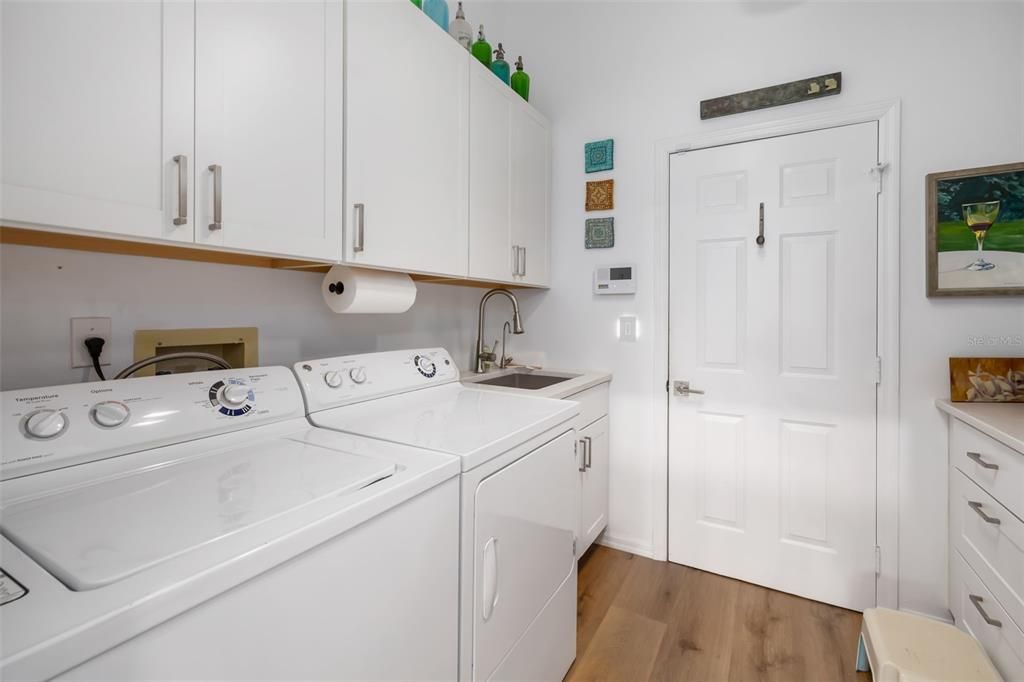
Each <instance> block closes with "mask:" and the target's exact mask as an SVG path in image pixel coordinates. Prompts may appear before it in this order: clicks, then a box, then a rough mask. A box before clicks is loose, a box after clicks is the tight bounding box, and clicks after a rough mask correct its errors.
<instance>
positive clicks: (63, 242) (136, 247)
mask: <svg viewBox="0 0 1024 682" xmlns="http://www.w3.org/2000/svg"><path fill="white" fill-rule="evenodd" d="M0 244H17V245H20V246H41V247H45V248H49V249H65V250H69V251H90V252H93V253H109V254H116V255H121V256H140V257H144V258H165V259H170V260H187V261H194V262H200V263H214V264H218V265H244V266H247V267H256V268H270V269H274V270H300V271H304V272H320V273H325V272H327V271H328V270H330V269H331V264H330V263H321V262H316V261H303V260H296V259H289V258H276V257H273V256H259V255H254V254H247V253H234V252H230V251H217V250H213V249H200V248H194V247H188V246H174V245H170V244H157V243H151V242H140V241H131V240H125V239H110V238H107V237H93V236H89V235H80V234H69V233H66V232H51V231H48V230H33V229H29V228H22V227H8V226H2V225H0ZM359 267H362V266H359ZM409 276H410V277H412V279H413V280H415V281H417V282H425V283H431V284H453V285H456V286H468V287H477V288H487V289H490V288H493V287H499V286H500V287H504V288H510V289H535V288H541V287H535V286H530V285H525V284H522V285H520V284H516V285H510V284H504V283H496V282H487V281H483V280H473V279H468V278H461V277H445V276H441V275H427V274H421V273H409Z"/></svg>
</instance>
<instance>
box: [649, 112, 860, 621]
mask: <svg viewBox="0 0 1024 682" xmlns="http://www.w3.org/2000/svg"><path fill="white" fill-rule="evenodd" d="M877 139H878V137H877V124H876V123H873V122H872V123H864V124H859V125H852V126H845V127H841V128H833V129H829V130H819V131H814V132H808V133H803V134H799V135H789V136H785V137H778V138H772V139H767V140H759V141H754V142H747V143H743V144H734V145H729V146H724V147H716V148H711V149H703V150H698V151H693V152H684V153H680V154H676V155H673V157H672V160H671V166H670V172H671V194H670V197H671V198H670V201H671V233H672V240H671V241H672V245H671V249H672V250H671V273H670V282H671V292H672V296H671V329H672V331H671V337H670V349H669V351H670V361H669V364H670V367H671V375H672V379H673V380H676V381H688V382H689V384H690V387H691V388H692V389H695V390H697V391H703V393H689V394H686V392H685V391H681V392H680V395H673V396H672V397H670V398H669V422H670V423H669V444H670V446H669V558H670V559H671V560H672V561H675V562H678V563H682V564H686V565H689V566H694V567H697V568H701V569H704V570H709V571H713V572H716V573H721V574H725V575H729V576H732V577H736V578H739V579H741V580H746V581H749V582H754V583H758V584H761V585H766V586H768V587H772V588H775V589H779V590H783V591H787V592H792V593H795V594H799V595H802V596H806V597H810V598H812V599H817V600H819V601H825V602H829V603H832V604H837V605H840V606H844V607H847V608H855V609H863V608H866V607H869V606H874V605H875V394H876V368H877V365H876V361H877V353H876V322H875V320H876V303H875V301H876V284H875V283H876V272H875V269H876V263H877V262H878V259H877V254H876V244H877V192H878V188H877V184H876V182H875V180H874V178H873V176H872V173H871V170H872V169H873V168H874V167H875V164H876V163H877V158H878V156H877V155H878V149H877V146H878V145H877ZM759 236H761V237H763V240H762V239H758V237H759ZM750 557H757V561H756V562H752V561H750Z"/></svg>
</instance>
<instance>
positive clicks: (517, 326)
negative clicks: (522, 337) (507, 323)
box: [512, 308, 523, 334]
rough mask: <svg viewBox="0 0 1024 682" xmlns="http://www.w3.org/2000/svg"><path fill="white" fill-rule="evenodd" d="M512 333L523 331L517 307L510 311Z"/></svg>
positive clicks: (521, 319)
mask: <svg viewBox="0 0 1024 682" xmlns="http://www.w3.org/2000/svg"><path fill="white" fill-rule="evenodd" d="M512 333H513V334H522V333H523V318H522V317H520V316H519V309H518V308H517V309H516V310H515V311H513V313H512Z"/></svg>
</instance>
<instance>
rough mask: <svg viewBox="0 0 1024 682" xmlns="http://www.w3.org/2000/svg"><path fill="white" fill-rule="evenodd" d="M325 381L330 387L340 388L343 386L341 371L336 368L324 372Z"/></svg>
mask: <svg viewBox="0 0 1024 682" xmlns="http://www.w3.org/2000/svg"><path fill="white" fill-rule="evenodd" d="M324 383H325V384H327V387H328V388H338V387H339V386H341V372H337V371H334V370H332V371H330V372H327V373H326V374H324Z"/></svg>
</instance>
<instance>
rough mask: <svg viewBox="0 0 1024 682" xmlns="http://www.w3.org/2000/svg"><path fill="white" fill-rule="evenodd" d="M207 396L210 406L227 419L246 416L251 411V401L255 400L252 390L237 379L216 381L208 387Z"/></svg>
mask: <svg viewBox="0 0 1024 682" xmlns="http://www.w3.org/2000/svg"><path fill="white" fill-rule="evenodd" d="M209 395H210V404H211V405H213V406H214V407H216V408H217V411H219V412H220V413H221V414H225V415H227V416H229V417H239V416H241V415H243V414H248V413H249V412H250V411H251V410H252V403H253V401H254V400H256V397H255V396H254V395H253V392H252V389H251V388H249V387H248V386H247V385H246V384H244V383H242V382H241V381H239V380H238V379H228V380H227V381H218V382H217V383H215V384H214V385H213V386H210V394H209Z"/></svg>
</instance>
